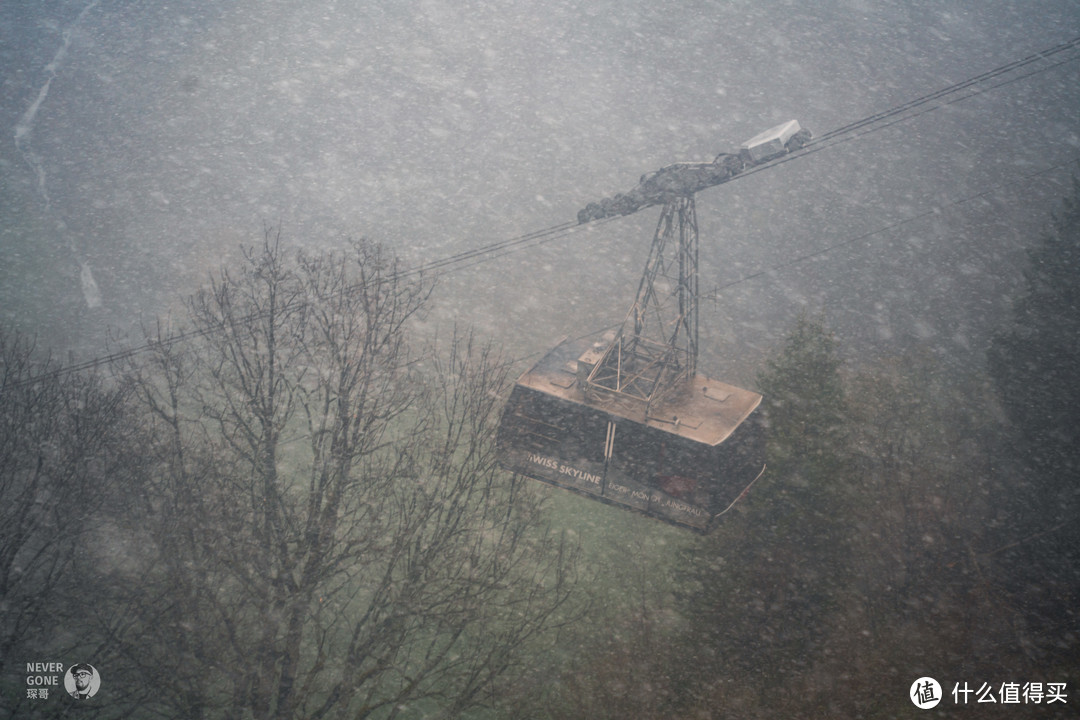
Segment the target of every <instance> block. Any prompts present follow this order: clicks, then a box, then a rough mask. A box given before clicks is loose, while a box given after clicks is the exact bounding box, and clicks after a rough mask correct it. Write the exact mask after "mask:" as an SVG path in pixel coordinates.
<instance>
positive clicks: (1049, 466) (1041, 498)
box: [987, 177, 1080, 670]
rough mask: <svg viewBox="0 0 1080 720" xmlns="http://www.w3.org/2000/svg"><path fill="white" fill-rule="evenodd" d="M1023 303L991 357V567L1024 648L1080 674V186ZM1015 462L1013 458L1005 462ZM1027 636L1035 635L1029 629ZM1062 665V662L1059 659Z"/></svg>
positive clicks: (1035, 252) (1051, 233)
mask: <svg viewBox="0 0 1080 720" xmlns="http://www.w3.org/2000/svg"><path fill="white" fill-rule="evenodd" d="M1027 260H1028V264H1027V268H1026V271H1025V289H1024V294H1023V295H1022V296H1021V297H1020V298H1019V299H1018V300H1017V301H1016V303H1015V304H1014V306H1013V311H1012V317H1011V320H1010V322H1009V324H1008V325H1007V326H1006V327H1005V328H1004V329H1003V330H1002V331H1001V332H1000V333H999V334H998V335H997V336H996V337H995V338H994V340H993V343H992V344H991V347H990V349H989V352H988V362H989V369H990V374H991V376H992V377H993V380H994V383H995V385H996V386H997V390H998V393H999V395H1000V398H1001V401H1002V405H1003V406H1004V409H1005V412H1006V415H1007V416H1008V419H1009V421H1010V424H1011V427H1010V431H1011V433H1012V438H1013V442H1012V443H1011V450H1012V453H1011V455H1012V458H1013V459H1015V460H1018V461H1019V462H1015V463H1012V464H1010V463H1008V462H1001V463H1000V465H999V469H998V480H999V482H998V484H997V493H996V497H995V501H994V505H995V506H996V507H998V508H999V509H1000V517H999V518H998V521H997V523H996V537H995V543H994V545H995V546H994V548H993V549H992V550H991V552H989V553H987V557H988V561H992V562H993V564H992V566H991V568H990V569H991V570H992V571H993V572H994V574H995V579H996V580H997V582H998V584H999V586H1000V587H1001V588H1002V595H1003V596H1004V597H1005V598H1007V599H1008V601H1009V602H1010V604H1011V606H1012V607H1013V608H1015V611H1016V613H1017V615H1018V618H1019V620H1018V621H1017V622H1014V625H1015V626H1016V627H1017V628H1018V633H1019V634H1020V635H1021V637H1020V644H1021V645H1023V646H1024V647H1025V648H1026V649H1028V650H1029V654H1032V655H1033V656H1035V657H1036V658H1037V659H1038V661H1039V662H1040V666H1041V667H1046V666H1048V665H1050V664H1052V663H1054V662H1057V661H1060V662H1064V663H1065V664H1066V665H1065V667H1066V668H1071V669H1072V670H1075V669H1076V668H1077V664H1076V657H1077V645H1078V644H1080V610H1078V607H1080V179H1077V178H1076V177H1074V178H1073V187H1072V195H1071V197H1067V198H1065V200H1064V203H1063V207H1062V211H1061V213H1060V214H1058V215H1056V216H1055V217H1054V218H1052V220H1051V222H1050V223H1049V226H1048V227H1047V229H1046V230H1045V232H1043V234H1042V237H1041V239H1040V241H1039V243H1038V244H1037V245H1036V246H1034V247H1032V248H1031V249H1030V250H1028V253H1027ZM1007 459H1008V458H1007V457H1006V458H1005V460H1007ZM1024 628H1028V630H1025V629H1024ZM1055 658H1057V660H1055Z"/></svg>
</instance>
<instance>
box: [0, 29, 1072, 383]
mask: <svg viewBox="0 0 1080 720" xmlns="http://www.w3.org/2000/svg"><path fill="white" fill-rule="evenodd" d="M1077 47H1080V37H1077V38H1073V39H1072V40H1068V41H1065V42H1061V43H1058V44H1056V45H1053V46H1051V47H1049V48H1046V49H1044V50H1040V51H1038V52H1035V53H1032V54H1031V55H1028V56H1026V57H1024V58H1020V59H1019V60H1014V61H1012V62H1009V63H1006V64H1004V65H1001V66H998V67H996V68H994V69H992V70H988V71H986V72H984V73H981V74H979V75H975V76H973V77H971V78H968V79H966V80H963V81H961V82H958V83H954V84H952V85H949V86H947V87H944V88H941V89H939V90H936V91H934V92H932V93H928V94H927V95H923V96H921V97H918V98H915V99H913V100H910V101H908V102H906V103H903V104H901V105H898V106H896V107H893V108H890V109H889V110H885V111H883V112H880V113H875V114H873V115H868V116H867V117H865V118H862V119H860V120H857V121H855V122H852V123H848V124H847V125H844V126H841V127H839V128H836V129H835V130H831V131H829V132H827V133H825V134H824V135H822V136H820V137H819V138H816V139H814V140H812V141H811V142H810V143H809V144H807V145H806V146H805V147H804V148H802V149H801V150H798V151H795V152H792V153H789V154H787V155H784V156H781V157H779V158H776V159H773V160H769V161H767V162H764V163H761V164H760V165H757V166H755V167H753V168H750V169H748V170H745V171H743V172H741V173H739V174H738V175H735V176H734V177H732V178H731V180H737V179H739V178H741V177H745V176H748V175H753V174H755V173H758V172H761V171H762V170H765V169H768V168H773V167H776V166H778V165H782V164H784V163H786V162H790V161H792V160H795V159H797V158H800V157H804V156H806V155H809V154H812V153H814V152H817V151H819V150H824V149H826V148H828V147H832V146H834V145H837V144H840V143H842V142H847V141H849V140H855V139H858V138H861V137H863V136H865V135H867V134H870V133H872V132H877V131H879V130H882V129H884V128H886V127H890V126H892V125H895V124H897V123H900V122H906V121H908V120H911V119H913V118H915V117H919V116H920V115H923V114H926V113H928V112H932V111H933V110H937V109H940V108H941V107H944V106H946V105H949V104H951V103H954V102H959V101H960V100H964V99H967V98H969V97H972V96H974V95H978V94H981V93H983V92H987V91H989V90H992V89H994V88H997V87H1001V86H1003V85H1006V84H1009V83H1012V82H1016V81H1018V80H1021V79H1024V78H1027V77H1032V76H1034V75H1037V74H1039V73H1042V72H1046V71H1047V70H1050V69H1052V68H1054V67H1059V66H1061V65H1063V64H1065V63H1068V62H1074V61H1075V60H1077V59H1080V56H1073V57H1069V58H1066V59H1064V60H1060V61H1058V62H1056V63H1054V64H1052V65H1047V66H1044V67H1041V68H1038V69H1036V70H1033V71H1032V72H1030V73H1027V74H1025V75H1022V76H1020V77H1016V78H1011V79H1008V80H1006V81H1003V82H1001V83H997V84H995V85H993V86H991V87H988V88H984V89H982V90H978V91H976V92H972V93H969V94H967V95H964V96H961V97H959V98H953V99H951V100H948V101H947V102H942V103H940V104H936V105H931V106H930V107H927V108H924V109H922V110H921V111H919V112H917V113H909V111H910V110H913V109H915V108H920V107H922V106H924V105H927V104H928V103H932V102H933V101H935V100H940V99H942V98H947V97H949V96H950V95H952V94H955V93H957V92H960V91H962V90H965V89H968V88H974V87H978V86H979V85H980V84H982V83H985V82H987V81H989V80H992V79H994V78H997V77H1001V76H1002V75H1005V74H1008V73H1010V72H1013V71H1015V70H1017V69H1020V68H1023V67H1027V66H1029V65H1031V64H1033V63H1036V62H1039V61H1040V60H1046V59H1047V58H1049V57H1052V56H1055V55H1058V54H1060V53H1062V52H1065V51H1067V50H1070V49H1073V48H1077ZM893 118H896V119H893ZM889 120H891V122H886V121H889ZM1055 167H1061V166H1060V165H1059V166H1055ZM1051 169H1053V168H1051ZM731 180H729V181H728V182H730V181H731ZM984 194H985V193H984ZM974 197H978V196H972V197H971V198H966V199H964V200H962V201H957V203H954V204H958V203H959V202H966V201H967V200H970V199H974ZM927 214H928V213H923V214H921V215H919V216H915V217H912V218H908V219H906V220H903V221H900V222H899V223H894V225H893V226H896V225H899V224H904V223H906V222H913V221H914V220H917V219H919V218H921V217H924V216H926V215H927ZM615 219H618V216H615V217H608V218H604V219H601V220H594V221H591V222H590V223H584V224H579V223H576V222H566V223H561V224H558V225H553V226H551V227H548V228H544V229H542V230H537V231H535V232H531V233H526V234H524V235H519V236H516V237H513V238H509V239H506V240H501V241H498V242H495V243H490V244H488V245H483V246H480V247H477V248H473V249H471V250H465V251H462V252H459V253H455V254H452V255H449V256H447V257H444V258H440V259H438V260H434V261H431V262H428V263H425V264H422V265H419V266H417V267H415V268H411V269H403V270H400V271H398V272H397V273H396V274H395V275H394V276H391V277H390V278H389V279H391V280H396V279H400V278H404V277H408V276H412V275H422V274H424V273H427V272H432V271H436V272H450V271H451V270H454V269H464V268H465V267H473V266H475V265H478V264H480V263H483V262H488V261H490V260H494V259H496V258H498V257H502V256H504V255H506V254H509V253H511V252H515V251H517V250H520V249H522V248H524V247H531V246H536V245H540V244H543V243H547V242H550V241H551V240H555V239H558V238H561V237H564V236H566V235H568V234H571V233H573V232H576V231H578V230H579V229H580V228H583V227H585V225H592V224H597V223H603V222H607V221H610V220H615ZM893 226H890V227H893ZM887 229H889V228H882V229H879V230H876V231H874V232H872V233H869V235H872V234H875V233H877V232H883V231H884V230H887ZM862 237H865V236H860V237H858V238H853V239H850V240H847V241H844V242H842V243H838V244H837V245H835V246H830V248H826V249H823V250H819V251H815V252H814V253H811V254H809V255H807V256H804V257H802V258H796V259H794V260H792V261H788V262H787V263H784V264H782V265H780V266H777V267H775V268H769V269H766V270H762V271H761V272H759V273H755V274H754V275H752V276H747V277H744V278H740V279H739V280H736V281H733V282H732V283H729V284H727V285H724V286H721V287H718V288H716V291H719V290H722V289H724V288H726V287H731V286H732V285H735V284H738V283H740V282H745V281H746V280H749V279H752V278H753V277H757V276H759V275H762V274H766V273H768V272H772V271H774V270H777V269H781V268H783V267H787V266H790V265H792V264H795V263H796V262H802V261H805V260H807V259H809V258H810V257H815V256H817V255H820V254H823V253H824V252H828V251H829V250H830V249H834V248H835V247H840V246H842V245H847V244H851V243H853V242H856V241H857V240H859V239H862ZM530 243H531V245H530ZM466 263H468V264H466ZM352 289H354V288H353V287H350V288H347V289H346V290H345V291H342V292H347V291H349V290H352ZM260 316H261V313H252V314H251V315H249V316H245V317H243V318H240V319H239V320H238V321H239V322H254V321H255V320H257V319H259V317H260ZM216 329H217V328H204V329H200V330H186V331H181V332H179V333H176V334H175V335H170V336H168V337H167V338H163V339H161V340H157V341H150V342H146V343H144V344H142V345H137V346H135V347H132V348H128V349H125V350H120V351H116V352H114V353H109V354H107V355H103V356H99V357H95V358H92V359H89V360H86V361H83V362H79V363H73V364H71V365H66V366H63V367H61V368H58V369H56V370H54V371H50V372H47V373H43V374H42V375H40V376H37V377H35V378H29V379H27V380H25V381H23V382H22V383H19V384H20V385H23V384H30V383H33V382H36V381H37V380H38V379H40V378H44V377H48V376H51V375H54V374H57V373H63V374H69V373H74V372H81V371H84V370H90V369H93V368H96V367H100V366H102V365H106V364H109V363H113V362H117V361H119V360H124V359H128V358H131V357H134V356H135V355H138V354H140V353H143V352H147V351H149V350H150V349H152V348H154V347H157V346H158V345H160V344H163V343H165V344H168V345H172V344H173V343H176V342H180V341H183V340H188V339H192V338H195V337H200V336H205V335H207V334H209V333H211V332H214V331H216Z"/></svg>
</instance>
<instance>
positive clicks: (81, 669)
mask: <svg viewBox="0 0 1080 720" xmlns="http://www.w3.org/2000/svg"><path fill="white" fill-rule="evenodd" d="M100 687H101V676H100V675H98V671H97V670H95V669H94V666H93V665H88V664H86V663H77V664H75V665H72V666H71V667H69V668H68V671H67V672H66V673H64V688H65V689H67V691H68V695H70V696H71V697H73V698H75V699H76V700H88V699H90V698H92V697H94V695H96V694H97V691H98V689H99V688H100Z"/></svg>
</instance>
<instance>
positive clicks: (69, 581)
mask: <svg viewBox="0 0 1080 720" xmlns="http://www.w3.org/2000/svg"><path fill="white" fill-rule="evenodd" d="M123 399H124V393H123V392H122V391H121V390H119V389H117V388H115V387H113V388H109V387H106V386H105V385H104V384H103V383H102V381H101V378H99V377H98V376H97V375H95V374H89V373H82V374H77V373H72V372H68V371H67V370H66V369H65V368H64V367H63V366H61V365H60V364H59V363H56V362H55V361H53V360H51V359H50V358H44V359H43V358H39V357H37V354H36V352H35V347H34V343H33V341H31V340H30V339H28V338H27V337H25V336H23V335H21V334H18V333H15V332H8V331H0V677H5V678H10V677H12V676H13V672H15V673H17V672H18V671H17V670H13V668H18V667H19V666H20V664H21V663H24V662H35V661H42V660H43V659H45V658H47V657H52V656H51V655H50V653H53V654H56V653H64V652H70V651H72V649H74V648H78V649H80V651H81V650H82V649H85V648H86V647H87V646H88V644H89V643H90V642H91V638H89V637H87V636H86V633H87V632H88V627H87V624H86V622H85V618H84V616H83V614H82V612H81V610H80V607H79V606H80V605H85V604H86V603H85V601H86V599H87V592H88V591H87V588H86V587H84V586H82V585H81V581H82V579H85V578H86V577H88V576H90V575H92V573H93V569H92V567H89V568H82V570H84V571H85V572H81V573H80V572H78V570H79V569H80V568H79V566H80V565H83V564H89V565H92V558H93V556H94V553H93V552H92V546H93V544H94V542H95V540H96V537H97V536H96V530H97V528H98V525H99V519H100V514H101V509H102V507H103V504H104V503H105V501H106V498H107V497H108V495H109V492H110V485H111V483H112V482H113V481H120V480H122V479H123V478H124V476H125V473H126V472H127V468H126V466H127V463H126V462H125V458H124V454H123V452H122V445H123V443H122V442H121V438H122V437H123V435H124V430H125V422H126V420H125V418H126V415H125V413H124V412H122V407H123ZM85 561H91V562H89V563H87V562H85ZM91 599H92V598H91ZM14 676H15V677H18V675H17V674H15V675H14ZM5 685H6V682H5ZM25 693H26V687H25V686H19V685H13V686H12V687H10V688H8V687H5V688H4V690H3V691H2V692H0V708H4V709H6V710H7V711H8V712H10V713H12V715H13V716H15V715H18V714H21V713H23V712H25V711H26V707H25V703H26V694H25Z"/></svg>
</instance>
